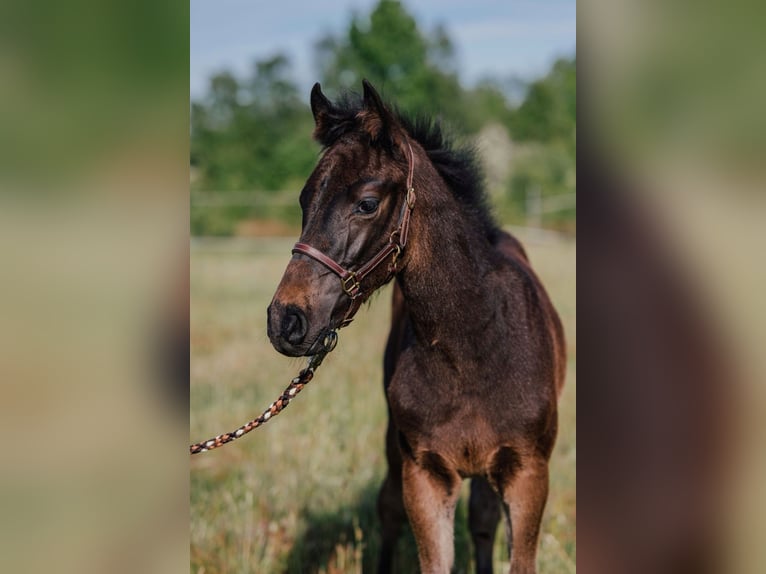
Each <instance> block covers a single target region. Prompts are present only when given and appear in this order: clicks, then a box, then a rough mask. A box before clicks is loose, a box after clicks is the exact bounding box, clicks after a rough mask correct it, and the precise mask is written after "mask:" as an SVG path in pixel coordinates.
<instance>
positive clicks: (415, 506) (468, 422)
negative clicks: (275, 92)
mask: <svg viewBox="0 0 766 574" xmlns="http://www.w3.org/2000/svg"><path fill="white" fill-rule="evenodd" d="M311 109H312V112H313V114H314V119H315V121H316V128H315V131H314V136H315V138H316V139H317V140H318V141H319V142H320V143H321V144H322V145H323V147H324V153H323V154H322V156H321V159H320V160H319V163H318V165H317V167H316V168H315V170H314V172H313V173H312V174H311V176H310V177H309V179H308V181H307V182H306V185H305V186H304V188H303V190H302V192H301V195H300V204H301V208H302V210H303V228H302V233H301V237H300V241H299V242H298V243H297V244H296V245H295V248H294V249H293V258H292V259H291V261H290V263H289V264H288V266H287V269H286V271H285V274H284V276H283V278H282V281H281V283H280V284H279V287H278V289H277V291H276V294H275V295H274V299H273V301H272V303H271V305H270V306H269V310H268V333H269V338H270V340H271V342H272V344H273V345H274V347H275V348H276V349H277V350H278V351H279V352H281V353H284V354H285V355H289V356H301V355H311V354H313V353H315V352H317V350H318V349H320V348H321V345H322V341H323V340H324V338H325V335H326V334H327V333H328V332H329V331H330V330H334V329H337V328H339V327H341V326H343V325H345V324H347V323H348V322H350V320H351V318H352V317H353V314H354V313H355V312H356V311H357V309H358V308H359V306H360V304H361V303H362V302H363V301H365V300H366V299H367V298H368V297H369V296H370V295H371V294H372V293H373V292H374V291H375V290H376V289H378V288H379V287H381V286H382V285H384V284H385V283H386V282H388V281H389V280H391V279H392V278H395V279H396V286H395V290H394V303H393V321H392V325H391V332H390V335H389V339H388V343H387V347H386V352H385V361H384V362H385V364H384V382H385V388H386V396H387V399H388V406H389V415H390V417H389V427H388V432H387V440H386V453H387V457H388V464H389V470H388V475H387V477H386V479H385V482H384V484H383V486H382V488H381V491H380V496H379V501H378V508H379V513H380V519H381V523H382V529H383V531H382V538H383V541H382V549H381V557H380V562H379V570H380V572H389V571H390V570H391V567H392V563H391V560H392V555H393V551H394V548H395V545H396V540H397V538H398V535H399V532H400V530H401V526H402V524H403V522H404V521H405V520H406V519H407V518H409V522H410V525H411V527H412V531H413V533H414V535H415V539H416V541H417V545H418V555H419V560H420V566H421V570H422V572H424V573H429V574H430V573H440V574H445V573H448V572H449V571H450V568H451V567H452V563H453V558H454V548H453V522H454V511H455V505H456V503H457V499H458V497H459V494H460V484H461V481H462V479H463V478H466V477H472V478H473V480H472V482H471V497H470V503H469V522H470V530H471V536H472V538H473V541H474V544H475V556H476V569H477V572H480V573H486V572H491V571H492V546H493V541H494V536H495V531H496V529H497V524H498V522H499V520H500V516H501V512H502V514H503V515H504V518H505V523H506V535H507V538H508V545H509V548H512V554H511V569H510V571H511V573H512V574H521V573H530V572H535V571H536V570H535V556H536V552H537V542H538V535H539V530H540V522H541V519H542V514H543V508H544V506H545V502H546V499H547V495H548V460H549V458H550V454H551V450H552V448H553V444H554V441H555V438H556V429H557V412H556V404H557V399H558V395H559V393H560V390H561V387H562V384H563V379H564V371H565V348H564V337H563V331H562V327H561V322H560V321H559V318H558V315H557V314H556V312H555V310H554V309H553V306H552V305H551V302H550V300H549V299H548V296H547V295H546V293H545V290H544V289H543V287H542V285H541V284H540V281H539V280H538V278H537V277H536V275H535V274H534V272H533V271H532V269H531V267H530V265H529V262H528V260H527V257H526V255H525V253H524V250H523V248H522V247H521V244H520V243H519V242H518V241H517V240H516V239H515V238H513V237H512V236H510V235H509V234H507V233H505V232H503V231H501V230H500V229H499V228H498V227H497V225H496V224H495V223H494V221H493V219H492V217H491V216H490V214H489V210H488V209H487V206H486V200H485V195H484V193H483V190H482V186H481V181H480V177H479V175H478V170H477V167H476V163H475V160H474V159H473V157H472V156H471V155H470V153H467V152H464V151H460V150H455V149H453V148H452V147H451V146H450V145H449V143H448V142H447V141H446V140H445V138H444V137H443V135H442V133H441V131H440V129H439V128H438V126H435V125H434V124H433V123H432V122H427V121H411V120H409V119H407V118H406V117H404V116H402V115H401V114H399V113H396V112H394V111H392V110H391V109H389V108H388V107H387V106H386V105H385V104H384V103H383V102H382V101H381V99H380V97H379V95H378V94H377V93H376V91H375V90H374V89H373V87H372V86H371V85H370V84H369V83H367V82H364V96H363V98H362V99H361V101H353V100H351V99H347V100H345V101H342V102H339V103H335V104H333V103H331V102H330V101H329V100H328V99H327V98H326V97H325V96H324V95H323V94H322V92H321V89H320V87H319V84H316V85H315V86H314V89H313V90H312V92H311ZM498 501H499V503H498Z"/></svg>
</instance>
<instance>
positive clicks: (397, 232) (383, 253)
mask: <svg viewBox="0 0 766 574" xmlns="http://www.w3.org/2000/svg"><path fill="white" fill-rule="evenodd" d="M405 141H406V140H405ZM406 144H407V151H408V162H407V163H408V166H407V195H406V196H405V198H404V205H402V211H401V212H400V214H399V223H398V224H397V226H396V229H394V231H392V232H391V235H390V236H389V238H388V243H387V244H386V246H385V247H383V249H381V250H380V251H378V253H377V254H376V255H375V256H374V257H373V258H372V259H370V260H369V261H368V262H367V263H365V264H364V265H362V266H361V267H359V268H358V269H357V270H355V271H352V270H350V269H345V268H344V267H343V266H342V265H339V264H338V263H337V262H336V261H335V260H334V259H333V258H332V257H330V256H328V255H325V254H324V253H322V252H321V251H320V250H319V249H316V248H314V247H312V246H311V245H309V244H308V243H301V242H298V243H296V244H295V245H294V246H293V251H292V252H293V254H295V253H300V254H301V255H306V256H308V257H311V258H312V259H314V260H315V261H318V262H319V263H321V264H322V265H324V266H325V267H327V268H328V269H329V270H330V271H332V272H333V273H335V274H336V275H337V276H338V277H339V278H340V284H341V287H343V291H344V292H345V293H346V295H348V296H349V298H350V299H351V303H350V305H349V308H348V311H346V316H345V317H344V318H343V321H342V322H341V324H340V327H345V326H346V325H348V324H349V323H351V321H352V320H353V318H354V315H355V314H356V312H357V311H358V310H359V307H360V306H361V304H362V301H363V300H364V297H362V285H361V282H362V280H363V279H364V278H365V277H367V276H368V275H369V274H370V273H372V272H373V271H374V270H375V269H376V268H377V267H378V266H379V265H380V264H381V263H383V262H384V261H385V260H386V259H387V258H388V257H389V256H391V255H392V254H393V259H392V260H391V266H390V273H391V274H394V273H396V263H397V261H398V259H399V256H400V255H401V254H402V251H404V248H405V246H406V245H407V238H408V236H409V230H410V215H411V214H412V209H413V207H415V189H414V188H413V187H412V178H413V172H414V168H415V156H414V155H413V153H412V146H411V145H410V142H409V141H406Z"/></svg>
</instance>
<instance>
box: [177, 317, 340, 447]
mask: <svg viewBox="0 0 766 574" xmlns="http://www.w3.org/2000/svg"><path fill="white" fill-rule="evenodd" d="M337 342H338V333H336V332H335V331H330V332H329V333H328V334H327V335H326V336H325V339H324V341H323V343H322V349H321V350H320V351H319V352H318V353H317V354H316V355H312V356H311V357H309V361H308V364H307V365H306V368H305V369H303V370H302V371H301V372H300V373H298V376H297V377H295V378H294V379H293V380H292V381H290V384H289V385H288V386H287V388H286V389H285V390H284V392H283V393H282V394H281V395H280V397H279V398H278V399H277V400H276V401H274V402H273V403H271V404H270V405H269V408H267V409H266V410H265V411H263V414H261V416H259V417H258V418H256V419H253V420H251V421H250V422H248V423H245V424H243V425H242V426H241V427H239V428H238V429H237V430H235V431H232V432H227V433H224V434H219V435H218V436H217V437H214V438H211V439H208V440H205V441H202V442H198V443H195V444H193V445H191V446H189V453H190V454H197V453H200V452H206V451H208V450H213V449H214V448H218V447H219V446H223V445H225V444H226V443H227V442H231V441H233V440H234V439H238V438H239V437H241V436H242V435H245V434H247V433H249V432H250V431H251V430H253V429H255V428H258V427H259V426H261V425H262V424H264V423H266V422H268V421H269V420H270V419H271V418H272V417H275V416H277V415H278V414H279V413H281V412H282V410H283V409H285V408H286V407H287V405H289V404H290V401H291V400H292V399H293V398H294V397H295V396H296V395H297V394H298V393H300V392H301V391H302V390H303V387H305V386H306V385H307V384H309V382H310V381H311V379H313V378H314V372H315V371H316V370H317V369H318V368H319V365H321V364H322V361H323V360H324V358H325V357H326V356H327V354H328V353H329V352H330V351H332V350H333V349H334V348H335V345H336V344H337Z"/></svg>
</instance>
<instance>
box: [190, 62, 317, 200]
mask: <svg viewBox="0 0 766 574" xmlns="http://www.w3.org/2000/svg"><path fill="white" fill-rule="evenodd" d="M312 126H313V122H312V118H311V113H310V111H309V110H308V108H307V107H306V105H305V104H304V103H303V101H302V98H301V97H300V95H299V92H298V89H297V87H296V85H295V84H294V83H293V82H292V81H291V80H290V78H289V60H288V59H287V57H285V56H284V55H281V54H279V55H276V56H274V57H273V58H270V59H268V60H262V61H258V62H256V63H255V65H254V73H253V76H252V77H251V78H250V79H249V80H245V81H242V82H240V81H238V80H237V79H236V78H235V77H234V76H232V75H231V74H230V73H229V72H222V73H219V74H217V75H215V76H213V77H212V78H211V80H210V90H209V92H208V95H207V97H206V98H205V99H204V100H203V101H202V102H194V103H193V104H192V146H191V147H192V163H193V165H195V167H197V168H198V170H199V177H198V178H197V180H196V182H195V187H197V188H198V189H206V190H220V191H226V190H251V189H258V190H266V191H271V190H278V189H282V188H283V187H284V186H286V185H288V184H289V183H290V182H291V180H296V179H298V178H300V177H306V176H307V175H308V173H309V172H310V170H311V167H312V165H313V163H314V161H315V159H316V149H317V148H316V145H314V144H313V143H312V140H311V130H312Z"/></svg>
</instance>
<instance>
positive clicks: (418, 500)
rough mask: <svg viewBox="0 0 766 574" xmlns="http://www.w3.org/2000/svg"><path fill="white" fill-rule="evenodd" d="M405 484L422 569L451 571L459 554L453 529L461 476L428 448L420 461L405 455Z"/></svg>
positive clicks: (433, 573) (437, 573) (427, 573)
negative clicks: (456, 549)
mask: <svg viewBox="0 0 766 574" xmlns="http://www.w3.org/2000/svg"><path fill="white" fill-rule="evenodd" d="M402 487H403V495H404V507H405V509H406V510H407V516H408V517H409V519H410V526H411V527H412V533H413V534H414V536H415V542H417V545H418V559H419V561H420V571H421V572H422V574H449V572H450V569H451V568H452V563H453V561H454V558H455V547H454V538H453V531H454V524H455V505H456V503H457V499H458V496H459V494H460V476H459V475H458V474H457V472H455V471H454V470H452V469H449V468H448V466H447V465H446V463H445V462H444V459H443V458H442V457H441V456H439V455H438V454H436V453H430V452H427V453H425V454H424V455H422V456H421V457H419V460H417V461H416V460H414V459H413V458H411V457H409V456H406V457H404V460H403V466H402Z"/></svg>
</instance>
